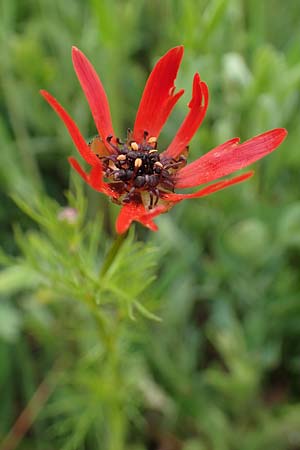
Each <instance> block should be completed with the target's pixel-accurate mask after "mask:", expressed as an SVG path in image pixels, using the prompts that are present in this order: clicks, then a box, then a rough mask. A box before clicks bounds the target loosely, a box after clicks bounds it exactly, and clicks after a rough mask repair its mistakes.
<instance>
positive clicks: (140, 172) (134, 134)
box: [41, 46, 287, 233]
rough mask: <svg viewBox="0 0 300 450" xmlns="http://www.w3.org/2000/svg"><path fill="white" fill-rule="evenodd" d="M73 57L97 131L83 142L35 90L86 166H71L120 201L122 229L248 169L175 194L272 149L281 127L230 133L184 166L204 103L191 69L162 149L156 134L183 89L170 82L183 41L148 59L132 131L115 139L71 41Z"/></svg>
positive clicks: (90, 74) (91, 74) (91, 75)
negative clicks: (176, 121) (179, 118)
mask: <svg viewBox="0 0 300 450" xmlns="http://www.w3.org/2000/svg"><path fill="white" fill-rule="evenodd" d="M72 56H73V64H74V68H75V71H76V74H77V76H78V79H79V81H80V84H81V87H82V89H83V91H84V93H85V95H86V98H87V101H88V103H89V105H90V109H91V112H92V115H93V118H94V121H95V124H96V127H97V130H98V133H99V136H97V137H96V138H94V139H93V140H92V142H90V143H89V144H87V143H86V141H85V140H84V138H83V137H82V135H81V133H80V131H79V129H78V128H77V126H76V124H75V123H74V121H73V120H72V119H71V117H70V116H69V115H68V113H67V112H66V111H65V110H64V108H63V107H62V106H61V105H60V104H59V103H58V102H57V100H56V99H55V98H53V97H52V96H51V95H50V94H49V93H48V92H46V91H41V94H42V95H43V96H44V97H45V99H46V100H47V101H48V103H49V104H50V105H51V106H52V108H53V109H54V110H55V111H56V113H57V114H58V115H59V116H60V118H61V119H62V120H63V122H64V123H65V125H66V127H67V129H68V131H69V133H70V135H71V137H72V139H73V142H74V144H75V145H76V147H77V149H78V151H79V153H80V154H81V156H82V158H83V159H84V160H85V161H86V162H87V163H88V164H89V165H90V166H91V169H90V171H89V172H86V171H85V170H83V168H82V167H81V166H80V164H79V163H78V162H77V160H76V159H74V158H73V157H70V158H69V162H70V164H71V165H72V167H73V168H74V169H75V170H76V171H77V172H78V173H79V175H80V176H81V177H82V178H83V179H84V180H85V181H86V182H87V183H88V184H89V185H90V186H91V187H92V188H94V189H96V190H97V191H99V192H102V193H104V194H106V195H108V196H109V197H111V198H112V199H113V201H115V202H117V203H119V204H121V205H122V209H121V211H120V214H119V217H118V219H117V223H116V229H117V232H118V233H124V232H125V231H126V230H127V229H128V227H129V226H130V224H131V222H132V221H138V222H140V223H142V224H143V225H144V226H146V227H148V228H150V229H151V230H157V226H156V224H155V223H154V222H153V218H154V217H156V216H158V215H159V214H161V213H163V212H166V211H167V210H169V209H170V208H171V207H172V206H173V205H174V204H176V203H178V202H180V201H182V200H184V199H186V198H195V197H203V196H205V195H209V194H212V193H213V192H216V191H219V190H220V189H224V188H225V187H227V186H230V185H232V184H236V183H239V182H241V181H245V180H246V179H248V178H249V177H251V176H252V175H253V172H247V173H244V174H242V175H239V176H237V177H235V178H232V179H229V180H228V179H227V180H222V181H217V182H215V183H212V184H210V185H208V186H206V187H203V188H202V189H200V190H199V191H196V192H194V193H192V194H179V193H175V189H177V188H179V189H181V188H190V187H194V186H198V185H203V184H206V183H210V182H212V181H215V180H217V179H219V178H221V177H224V176H226V175H229V174H231V173H233V172H235V171H237V170H239V169H242V168H244V167H246V166H248V165H250V164H252V163H254V162H255V161H257V160H258V159H260V158H262V157H264V156H265V155H267V154H268V153H270V152H272V151H273V150H275V149H276V148H277V147H278V146H279V145H280V144H281V142H282V141H283V140H284V138H285V136H286V134H287V131H286V130H285V129H284V128H276V129H274V130H271V131H267V132H265V133H263V134H260V135H259V136H255V137H254V138H252V139H250V140H248V141H246V142H244V143H242V144H239V138H234V139H231V140H229V141H227V142H225V143H224V144H221V145H219V146H218V147H216V148H214V149H213V150H211V151H210V152H208V153H206V154H205V155H203V156H201V157H200V158H198V159H197V160H196V161H194V162H192V163H191V164H188V165H186V156H187V154H188V144H189V142H190V140H191V139H192V137H193V135H194V134H195V132H196V131H197V129H198V127H199V126H200V124H201V122H202V120H203V119H204V116H205V113H206V110H207V106H208V88H207V85H206V84H205V83H204V82H203V81H201V79H200V76H199V74H198V73H196V74H195V76H194V80H193V93H192V99H191V101H190V103H189V104H188V107H189V112H188V114H187V116H186V118H185V120H184V121H183V123H182V124H181V126H180V128H179V130H178V131H177V133H176V135H175V137H174V138H173V140H172V142H171V143H170V145H169V146H168V148H167V149H166V150H165V151H163V152H161V153H160V152H159V151H158V148H157V147H158V144H157V142H158V137H159V134H160V131H161V129H162V127H163V126H164V124H165V122H166V120H167V119H168V117H169V115H170V113H171V111H172V109H173V107H174V106H175V104H176V102H177V100H178V99H179V98H180V97H181V96H182V94H183V92H184V91H183V90H180V91H178V92H177V93H175V85H174V81H175V78H176V75H177V72H178V69H179V66H180V63H181V59H182V56H183V47H182V46H180V47H175V48H173V49H171V50H169V51H168V52H167V53H166V54H165V55H164V56H163V57H162V58H161V59H160V60H159V61H158V62H157V64H156V65H155V67H154V69H153V71H152V72H151V74H150V76H149V79H148V81H147V83H146V87H145V89H144V93H143V96H142V99H141V102H140V106H139V108H138V112H137V115H136V119H135V123H134V127H133V131H130V130H129V131H128V133H127V139H126V140H125V141H124V142H122V141H121V140H120V139H118V138H117V137H116V134H115V132H114V130H113V127H112V122H111V116H110V109H109V104H108V100H107V97H106V94H105V91H104V88H103V86H102V83H101V81H100V80H99V78H98V76H97V74H96V72H95V70H94V68H93V66H92V65H91V63H90V62H89V61H88V59H87V58H86V57H85V56H84V54H83V53H82V52H81V51H80V50H78V49H77V48H76V47H73V50H72Z"/></svg>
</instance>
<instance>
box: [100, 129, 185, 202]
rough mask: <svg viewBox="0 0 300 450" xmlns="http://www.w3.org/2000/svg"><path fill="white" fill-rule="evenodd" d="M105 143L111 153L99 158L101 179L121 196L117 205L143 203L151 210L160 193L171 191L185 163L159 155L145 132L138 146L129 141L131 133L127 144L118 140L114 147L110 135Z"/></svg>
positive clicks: (154, 139) (182, 159)
mask: <svg viewBox="0 0 300 450" xmlns="http://www.w3.org/2000/svg"><path fill="white" fill-rule="evenodd" d="M107 142H108V143H109V144H110V146H111V147H112V149H113V151H114V153H112V154H110V155H109V156H99V158H100V159H101V161H102V164H103V173H104V177H105V178H107V179H108V181H109V183H110V187H111V188H112V189H114V190H116V191H117V192H118V193H119V195H120V198H119V203H129V202H130V201H136V202H139V203H140V202H143V203H144V204H145V206H146V207H148V208H149V209H152V208H153V207H154V206H156V205H157V203H158V201H159V199H160V197H161V196H162V194H163V193H166V192H174V186H175V182H174V174H175V173H176V171H177V170H178V169H180V168H182V167H183V166H184V165H185V164H186V158H185V157H184V156H180V157H179V158H178V159H173V158H164V157H162V156H160V153H159V151H158V149H157V139H156V138H155V137H150V138H148V133H147V132H145V133H144V139H143V141H142V142H141V143H137V142H135V141H133V140H132V139H131V132H130V131H129V132H128V136H127V140H126V142H122V141H121V140H120V139H117V140H116V142H117V143H116V144H114V143H113V142H112V136H109V137H108V138H107ZM147 193H148V195H145V194H147Z"/></svg>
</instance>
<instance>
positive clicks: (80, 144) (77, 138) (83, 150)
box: [40, 90, 99, 165]
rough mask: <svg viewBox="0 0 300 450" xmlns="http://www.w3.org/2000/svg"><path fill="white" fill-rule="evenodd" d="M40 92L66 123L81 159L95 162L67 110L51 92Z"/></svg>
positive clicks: (91, 162) (94, 157) (96, 159)
mask: <svg viewBox="0 0 300 450" xmlns="http://www.w3.org/2000/svg"><path fill="white" fill-rule="evenodd" d="M40 93H41V95H42V96H43V97H44V98H45V100H47V102H48V103H49V105H50V106H52V108H53V109H54V111H55V112H56V113H57V114H58V116H59V117H60V118H61V120H62V121H63V122H64V124H65V125H66V127H67V129H68V131H69V133H70V135H71V138H72V140H73V142H74V144H75V145H76V147H77V149H78V151H79V153H80V154H81V156H82V157H83V159H85V161H86V162H87V163H88V164H91V165H93V164H95V163H97V162H98V161H99V160H98V158H97V156H96V155H95V154H94V153H93V152H92V150H91V149H90V147H89V146H88V145H87V143H86V142H85V140H84V138H83V137H82V135H81V133H80V131H79V129H78V127H77V125H76V124H75V122H74V121H73V119H71V117H70V116H69V114H68V113H67V111H66V110H65V109H64V108H63V107H62V106H61V105H60V104H59V103H58V101H57V100H56V99H55V98H54V97H52V95H51V94H49V92H47V91H43V90H42V91H40Z"/></svg>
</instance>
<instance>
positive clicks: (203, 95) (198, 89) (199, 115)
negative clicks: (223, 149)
mask: <svg viewBox="0 0 300 450" xmlns="http://www.w3.org/2000/svg"><path fill="white" fill-rule="evenodd" d="M188 106H189V108H190V111H189V113H188V115H187V116H186V118H185V120H184V121H183V123H182V125H181V127H180V128H179V130H178V132H177V133H176V135H175V137H174V139H173V141H172V142H171V144H170V145H169V147H168V148H167V150H166V151H165V152H163V153H162V156H164V157H167V158H177V157H178V156H180V154H181V153H182V152H183V151H184V149H185V148H186V147H187V145H188V144H189V142H190V141H191V139H192V137H193V136H194V134H195V133H196V131H197V130H198V128H199V127H200V125H201V123H202V121H203V119H204V117H205V114H206V111H207V107H208V87H207V85H206V83H204V82H203V81H201V79H200V75H199V74H198V73H196V74H195V76H194V81H193V94H192V99H191V101H190V103H189V105H188Z"/></svg>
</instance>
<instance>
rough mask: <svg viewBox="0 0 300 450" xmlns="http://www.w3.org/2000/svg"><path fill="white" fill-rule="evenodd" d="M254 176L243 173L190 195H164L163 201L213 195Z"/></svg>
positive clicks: (179, 200)
mask: <svg viewBox="0 0 300 450" xmlns="http://www.w3.org/2000/svg"><path fill="white" fill-rule="evenodd" d="M253 174H254V172H253V171H251V172H247V173H244V174H242V175H239V176H238V177H235V178H232V179H231V180H224V181H218V182H217V183H214V184H211V185H209V186H206V187H205V188H203V189H201V190H200V191H197V192H193V193H192V194H165V195H164V197H163V198H164V199H165V200H167V201H170V202H174V203H177V202H181V201H182V200H186V199H188V198H197V197H204V196H205V195H210V194H213V193H214V192H217V191H220V190H221V189H225V188H226V187H228V186H232V185H233V184H236V183H241V182H242V181H246V180H248V178H250V177H252V175H253Z"/></svg>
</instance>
